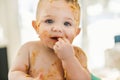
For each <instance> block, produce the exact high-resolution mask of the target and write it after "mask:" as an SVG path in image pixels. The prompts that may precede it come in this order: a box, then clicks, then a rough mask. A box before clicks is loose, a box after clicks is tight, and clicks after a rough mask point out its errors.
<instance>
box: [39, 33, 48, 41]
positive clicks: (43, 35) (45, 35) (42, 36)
mask: <svg viewBox="0 0 120 80" xmlns="http://www.w3.org/2000/svg"><path fill="white" fill-rule="evenodd" d="M39 36H40V38H41V39H44V38H45V37H47V36H49V34H48V31H42V32H39Z"/></svg>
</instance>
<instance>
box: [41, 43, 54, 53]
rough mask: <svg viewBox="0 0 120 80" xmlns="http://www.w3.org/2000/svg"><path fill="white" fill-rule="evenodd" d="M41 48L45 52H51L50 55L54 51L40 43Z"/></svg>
mask: <svg viewBox="0 0 120 80" xmlns="http://www.w3.org/2000/svg"><path fill="white" fill-rule="evenodd" d="M42 46H43V49H44V50H45V51H49V52H51V53H53V52H54V50H53V49H52V48H50V47H48V46H46V45H44V44H43V43H42Z"/></svg>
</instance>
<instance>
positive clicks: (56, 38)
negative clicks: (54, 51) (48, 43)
mask: <svg viewBox="0 0 120 80" xmlns="http://www.w3.org/2000/svg"><path fill="white" fill-rule="evenodd" d="M51 39H53V40H55V41H58V39H59V37H51Z"/></svg>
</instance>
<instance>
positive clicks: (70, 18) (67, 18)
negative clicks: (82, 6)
mask: <svg viewBox="0 0 120 80" xmlns="http://www.w3.org/2000/svg"><path fill="white" fill-rule="evenodd" d="M65 19H67V20H71V21H74V20H73V19H72V18H68V17H65Z"/></svg>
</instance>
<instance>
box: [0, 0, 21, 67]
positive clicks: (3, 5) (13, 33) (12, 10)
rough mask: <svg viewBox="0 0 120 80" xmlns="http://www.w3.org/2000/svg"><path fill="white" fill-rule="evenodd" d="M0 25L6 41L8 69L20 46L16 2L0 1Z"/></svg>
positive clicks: (11, 0)
mask: <svg viewBox="0 0 120 80" xmlns="http://www.w3.org/2000/svg"><path fill="white" fill-rule="evenodd" d="M0 24H1V26H2V28H3V30H4V34H5V37H6V40H7V44H6V46H7V47H8V48H7V49H8V53H7V54H8V65H9V67H10V66H11V64H12V60H13V58H14V56H15V54H16V51H17V49H18V47H19V45H20V29H19V23H18V1H17V0H0Z"/></svg>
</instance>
